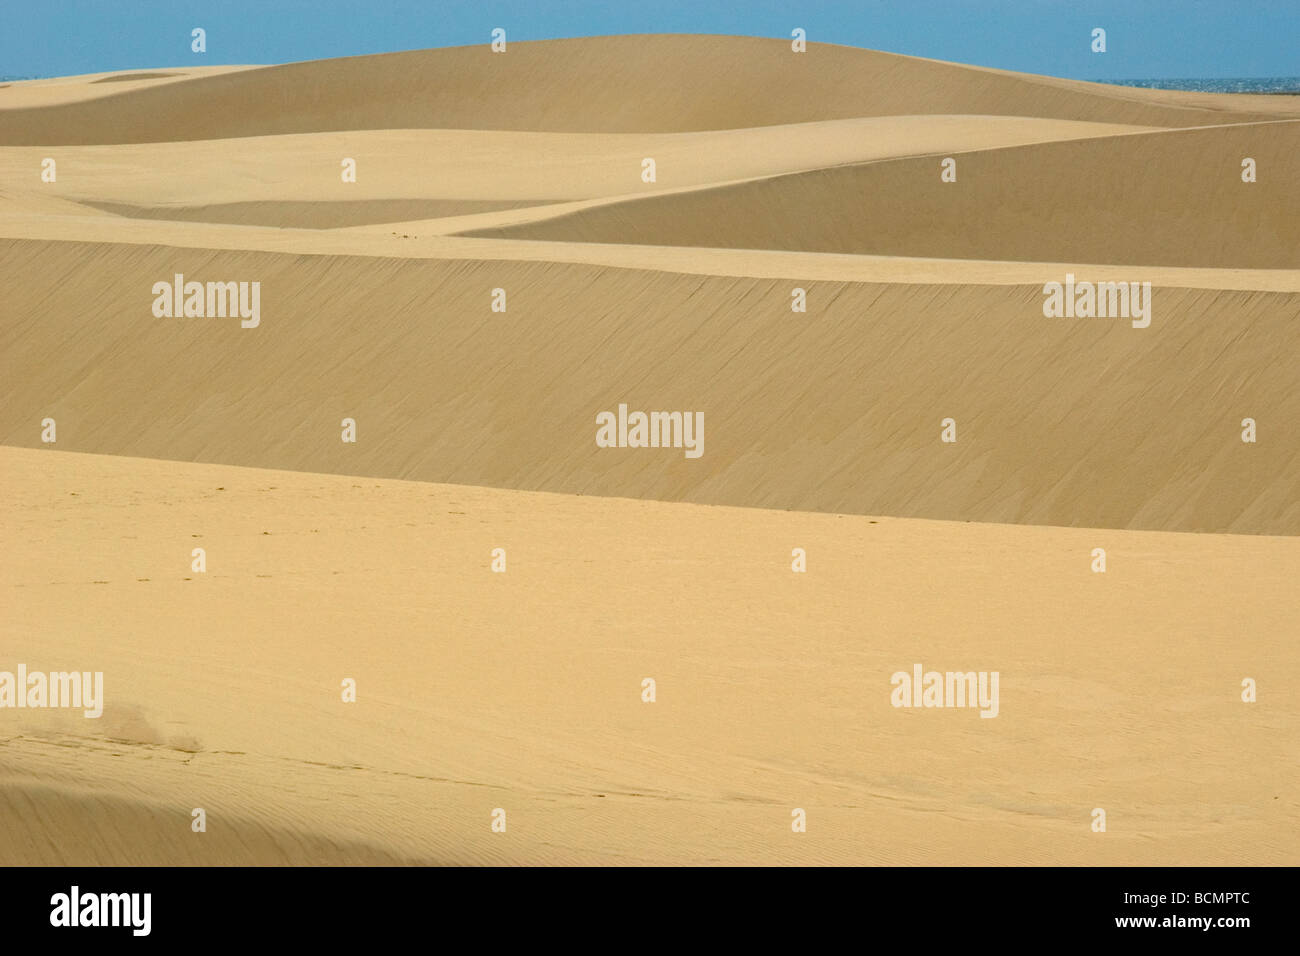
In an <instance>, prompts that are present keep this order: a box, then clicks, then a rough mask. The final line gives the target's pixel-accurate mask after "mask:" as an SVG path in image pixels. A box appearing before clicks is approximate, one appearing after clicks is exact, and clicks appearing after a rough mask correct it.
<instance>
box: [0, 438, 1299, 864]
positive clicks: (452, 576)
mask: <svg viewBox="0 0 1300 956" xmlns="http://www.w3.org/2000/svg"><path fill="white" fill-rule="evenodd" d="M0 464H2V465H3V467H0V492H2V493H3V495H4V500H5V501H6V506H5V508H4V509H3V511H0V530H2V531H3V534H4V538H5V540H7V541H22V542H24V546H23V548H22V549H21V552H19V551H18V550H16V549H12V548H6V549H4V550H3V552H0V589H3V591H4V594H5V598H4V600H5V604H6V621H7V630H8V632H9V633H7V634H6V638H5V644H4V653H3V657H2V658H0V668H10V667H12V666H14V665H16V663H17V662H20V661H21V662H24V663H27V664H29V665H30V666H31V667H32V668H33V669H35V668H37V667H42V668H47V669H68V668H78V669H87V668H89V669H94V670H102V671H103V672H104V681H105V697H106V701H107V702H106V705H105V712H104V716H103V717H102V718H100V719H99V720H98V721H94V720H87V719H84V718H82V717H80V716H71V715H69V714H67V713H64V712H58V713H54V712H48V711H46V712H36V711H22V712H15V711H5V712H3V715H4V719H5V723H4V724H3V728H4V732H3V734H2V735H0V861H2V862H6V863H33V862H39V863H50V862H71V863H107V862H114V863H144V862H152V863H281V862H292V863H318V862H338V861H339V860H340V859H341V858H343V859H348V860H352V861H355V862H384V861H388V860H410V861H417V862H444V863H474V862H479V863H484V862H490V863H537V862H545V863H716V862H721V863H894V864H900V863H901V864H907V863H968V864H985V863H990V862H993V863H1036V864H1057V865H1094V864H1127V863H1148V864H1149V863H1164V864H1191V863H1202V864H1203V863H1241V862H1243V861H1248V862H1250V863H1257V864H1295V863H1297V862H1300V856H1298V850H1297V845H1296V839H1295V834H1296V833H1297V831H1298V829H1300V803H1298V802H1297V799H1296V793H1297V790H1298V789H1300V788H1298V786H1297V785H1298V784H1300V779H1298V776H1297V769H1296V768H1297V767H1298V766H1300V760H1298V759H1297V758H1298V757H1300V753H1298V752H1297V740H1300V734H1297V716H1298V713H1297V705H1296V701H1297V699H1300V697H1298V693H1300V686H1297V678H1298V677H1300V674H1298V673H1297V666H1296V656H1295V655H1294V654H1293V653H1291V644H1292V641H1293V637H1294V635H1293V632H1292V629H1293V625H1294V622H1295V620H1296V616H1297V614H1300V598H1297V595H1296V591H1295V588H1294V580H1295V577H1296V574H1297V573H1300V542H1297V541H1296V540H1295V539H1283V538H1244V537H1233V536H1219V535H1170V534H1156V533H1134V532H1107V531H1095V530H1083V529H1081V530H1068V529H1056V528H1026V527H1009V526H1000V525H966V524H948V523H939V522H924V521H902V520H894V519H888V518H880V519H871V518H867V517H853V516H839V515H829V514H828V515H811V514H795V513H781V512H760V511H753V510H742V509H730V508H702V507H698V506H693V505H681V504H658V503H653V502H635V501H628V500H618V499H594V498H575V497H571V496H556V495H536V494H527V493H520V492H505V491H489V490H484V489H473V488H456V487H449V486H444V485H430V484H421V483H407V482H394V481H374V480H364V479H356V478H349V477H335V476H323V475H311V474H301V473H288V472H271V471H258V470H248V469H239V468H231V467H225V466H207V465H185V464H177V463H169V462H156V461H145V460H139V459H128V458H110V457H105V456H83V455H74V454H67V453H61V452H56V451H49V450H39V451H38V450H15V449H6V450H3V452H0ZM1098 546H1104V547H1106V548H1108V549H1109V555H1110V566H1109V569H1108V571H1107V573H1106V574H1104V575H1101V574H1093V573H1092V572H1091V571H1090V570H1089V563H1090V557H1089V554H1090V550H1091V549H1092V548H1093V547H1098ZM194 547H203V548H205V549H206V552H207V562H208V563H207V572H206V573H205V574H196V573H194V572H192V571H191V570H190V561H191V557H190V553H191V549H192V548H194ZM495 547H501V548H505V549H506V551H507V556H508V565H507V571H506V573H504V574H494V573H492V572H491V571H490V570H489V562H490V552H491V549H492V548H495ZM793 547H803V548H805V549H806V550H807V553H808V561H809V564H808V572H807V573H806V574H802V575H800V574H794V573H792V572H791V570H790V551H791V548H793ZM918 662H919V663H922V664H923V665H924V666H925V667H927V668H935V669H940V670H947V669H962V670H964V669H971V670H997V671H998V672H999V674H1000V690H999V715H998V717H997V718H995V719H981V718H980V717H978V715H977V711H975V710H970V709H947V710H944V709H929V710H902V709H895V708H893V707H891V706H890V702H889V701H890V691H891V687H890V683H889V680H890V675H891V674H892V673H894V672H895V671H898V670H908V669H910V668H911V667H912V665H913V664H914V663H918ZM345 677H351V678H353V679H355V680H356V681H357V687H358V694H359V699H358V702H357V703H356V704H351V705H349V704H343V703H342V702H341V701H340V691H339V688H340V683H341V681H342V680H343V679H344V678H345ZM646 677H652V678H654V679H655V681H656V682H657V687H656V691H657V695H656V696H657V701H656V703H654V704H645V703H642V702H641V682H642V680H643V679H644V678H646ZM1244 677H1254V678H1256V679H1257V680H1258V682H1259V695H1260V696H1259V702H1258V703H1256V704H1245V703H1242V702H1241V700H1240V698H1239V694H1240V681H1241V680H1242V678H1244ZM194 807H203V808H204V809H205V810H206V811H207V813H208V832H207V833H206V834H194V833H192V832H190V813H191V810H192V809H193V808H194ZM497 807H501V808H503V809H505V810H506V812H507V831H506V833H504V834H493V833H492V832H491V831H490V819H491V818H490V814H491V812H492V810H493V809H494V808H497ZM796 807H799V808H803V809H805V810H806V811H807V813H808V832H807V833H805V834H798V835H796V834H794V833H792V832H791V830H790V820H791V816H790V815H791V810H792V809H794V808H796ZM1095 807H1101V808H1104V809H1106V811H1107V832H1106V833H1105V834H1097V833H1093V832H1091V830H1090V823H1091V819H1092V818H1091V813H1092V810H1093V809H1094V808H1095Z"/></svg>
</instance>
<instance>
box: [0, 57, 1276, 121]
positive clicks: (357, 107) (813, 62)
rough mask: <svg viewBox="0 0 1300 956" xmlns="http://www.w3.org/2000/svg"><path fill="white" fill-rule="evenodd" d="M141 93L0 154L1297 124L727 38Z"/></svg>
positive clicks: (349, 68)
mask: <svg viewBox="0 0 1300 956" xmlns="http://www.w3.org/2000/svg"><path fill="white" fill-rule="evenodd" d="M142 83H143V84H144V85H142V86H140V87H138V88H134V89H130V90H124V91H123V92H121V93H119V94H117V95H114V96H112V97H109V98H106V99H101V100H97V101H95V102H72V103H60V104H57V105H51V106H45V107H29V106H22V107H17V108H11V109H4V107H3V105H2V104H3V95H4V93H5V92H6V91H4V90H0V110H4V123H3V124H2V125H0V145H7V146H26V145H44V146H56V145H57V146H63V145H73V144H91V143H152V142H167V141H178V140H198V139H224V138H229V137H239V136H266V135H272V134H277V133H309V132H319V131H324V130H366V129H435V128H441V129H495V130H550V131H554V132H574V133H577V132H589V133H590V132H608V133H627V132H642V133H651V132H683V131H689V130H719V129H738V128H744V127H753V126H773V125H779V124H784V123H805V122H812V121H815V120H833V119H850V118H854V117H862V116H890V115H911V114H919V113H944V114H953V113H961V114H972V115H990V114H991V115H1014V116H1036V117H1043V118H1050V119H1067V120H1087V121H1094V122H1103V123H1129V124H1136V125H1144V126H1168V127H1174V126H1201V125H1207V124H1214V123H1235V122H1249V121H1252V120H1265V119H1271V118H1276V117H1279V116H1290V117H1300V97H1263V96H1258V97H1250V98H1248V99H1247V101H1246V102H1245V103H1244V104H1243V102H1242V100H1239V99H1236V98H1234V97H1231V96H1213V95H1210V94H1178V93H1173V92H1168V91H1154V90H1136V89H1120V88H1118V87H1111V86H1106V85H1102V84H1091V83H1079V82H1067V81H1060V80H1055V81H1045V80H1044V79H1043V78H1041V77H1034V76H1029V75H1025V74H1015V73H1007V72H1003V71H997V70H985V69H977V68H972V67H967V66H962V65H959V64H953V63H941V62H938V61H934V60H921V59H917V58H914V57H906V56H898V55H895V54H889V53H879V52H876V51H871V50H860V49H855V48H851V47H841V46H834V45H829V44H817V43H813V44H810V45H809V50H808V52H807V53H805V54H794V53H792V52H791V51H790V44H789V42H788V41H786V40H778V39H772V40H767V39H757V38H753V37H725V36H680V35H663V36H649V37H647V36H625V37H590V38H585V39H573V40H546V41H538V42H533V43H513V44H511V45H510V46H509V50H508V52H507V53H505V54H493V53H492V52H491V51H490V50H489V47H488V44H487V43H482V44H479V45H476V46H471V47H452V48H444V49H437V50H414V51H410V52H405V53H386V54H381V55H376V56H361V57H348V58H344V59H336V60H317V61H312V62H308V63H290V64H286V65H283V66H268V67H262V68H259V69H244V70H236V71H231V72H226V73H220V74H218V75H215V76H200V77H194V78H186V79H183V80H167V81H142ZM159 83H165V84H166V85H157V84H159ZM149 84H154V85H149ZM113 85H114V84H98V85H97V86H96V89H98V90H103V89H105V88H107V87H112V86H113ZM705 91H707V95H704V94H705Z"/></svg>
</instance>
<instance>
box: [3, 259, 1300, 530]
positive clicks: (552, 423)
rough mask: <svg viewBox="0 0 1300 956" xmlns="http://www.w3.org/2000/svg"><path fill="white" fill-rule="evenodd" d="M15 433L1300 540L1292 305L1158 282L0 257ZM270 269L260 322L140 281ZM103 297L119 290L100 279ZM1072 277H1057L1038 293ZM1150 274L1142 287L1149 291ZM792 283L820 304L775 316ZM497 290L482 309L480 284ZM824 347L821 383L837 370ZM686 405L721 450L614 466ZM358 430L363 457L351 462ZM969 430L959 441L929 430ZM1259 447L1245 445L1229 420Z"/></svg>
mask: <svg viewBox="0 0 1300 956" xmlns="http://www.w3.org/2000/svg"><path fill="white" fill-rule="evenodd" d="M0 249H3V252H0V256H2V257H3V260H4V262H5V264H6V271H7V272H9V273H10V274H13V275H23V276H27V277H28V278H27V279H26V281H25V282H24V284H23V286H22V287H21V288H14V289H11V290H10V293H9V295H8V306H9V313H8V314H9V316H10V319H9V321H8V323H7V326H6V327H5V328H4V330H3V337H0V355H2V356H3V359H2V360H0V361H2V362H3V365H2V366H0V443H4V444H11V445H25V446H34V445H38V444H39V443H40V422H41V420H42V419H43V418H45V417H47V416H52V417H54V418H55V419H56V420H57V421H58V422H59V423H60V426H59V427H60V432H59V443H60V444H59V447H60V448H65V449H68V450H73V451H94V452H100V453H104V454H115V455H135V456H143V457H157V458H175V459H181V460H190V461H214V462H224V463H229V464H238V465H248V466H255V467H275V468H286V469H299V470H307V471H319V472H334V473H344V474H360V475H376V476H384V477H398V478H416V479H420V480H426V481H443V482H452V483H458V484H470V485H489V486H494V487H508V488H521V489H533V490H545V491H562V492H569V493H576V494H602V495H617V496H624V497H647V498H656V499H663V500H671V501H694V502H701V503H710V504H730V505H748V506H754V507H764V508H791V509H799V510H808V511H836V512H855V513H860V514H861V513H869V514H893V515H899V516H909V517H929V518H951V519H964V520H978V521H1003V522H1027V523H1035V524H1053V525H1075V526H1100V527H1117V528H1147V529H1156V530H1188V531H1239V532H1250V533H1272V534H1295V533H1297V532H1300V496H1298V495H1297V481H1298V479H1297V477H1296V476H1297V475H1300V443H1297V442H1296V441H1294V440H1293V438H1292V437H1291V436H1293V435H1294V426H1293V424H1292V423H1294V422H1295V421H1296V420H1297V419H1298V418H1300V407H1298V405H1297V403H1300V393H1298V392H1297V390H1296V389H1295V387H1294V363H1293V361H1292V359H1291V356H1292V355H1293V354H1294V352H1295V349H1296V347H1297V346H1298V345H1300V343H1297V342H1296V336H1297V334H1300V323H1297V318H1300V296H1297V295H1295V294H1276V293H1260V292H1253V293H1252V292H1215V291H1208V290H1183V289H1169V288H1161V289H1158V290H1156V291H1155V292H1154V293H1153V307H1152V321H1151V326H1150V328H1147V329H1134V328H1132V327H1131V322H1130V321H1129V320H1125V319H1100V318H1093V319H1048V318H1045V317H1044V316H1043V312H1042V305H1043V295H1042V290H1041V286H1039V287H1033V286H1030V287H1026V286H1011V287H1005V286H964V285H947V286H906V285H872V284H858V283H821V282H812V283H807V282H804V281H803V280H800V279H797V278H794V279H788V280H785V281H782V280H770V279H769V280H742V279H731V278H707V277H699V276H681V275H673V274H666V273H658V272H648V271H634V270H614V269H602V268H597V267H583V266H568V265H564V264H558V263H505V262H491V261H487V262H440V261H436V260H435V261H425V260H383V259H373V258H372V259H362V258H358V259H350V258H347V257H342V256H329V257H325V256H320V257H301V256H290V255H275V254H269V253H248V252H245V253H232V252H218V251H204V250H188V249H185V250H182V249H173V248H162V247H153V248H151V247H145V246H113V245H108V244H96V245H78V244H75V243H48V244H40V243H34V242H8V243H4V244H3V245H0ZM176 272H180V273H183V274H184V275H185V276H186V277H188V278H192V279H197V280H199V281H207V280H213V281H216V280H223V281H224V280H226V279H231V278H236V277H249V278H256V279H257V280H258V281H260V282H261V283H262V289H263V293H262V302H261V309H262V313H261V324H260V326H259V327H258V328H257V329H241V328H240V323H239V320H238V319H230V318H227V319H215V318H214V319H170V320H169V319H158V318H155V317H154V316H153V314H152V311H151V306H152V303H153V296H152V293H151V289H152V286H153V284H154V283H155V282H157V281H159V280H165V281H169V282H170V281H171V279H172V276H173V274H174V273H176ZM105 275H111V276H113V283H112V285H111V286H110V287H108V288H105V287H104V286H103V283H102V281H100V277H102V276H105ZM1052 278H1056V279H1063V278H1064V277H1063V276H1055V277H1053V276H1044V277H1043V280H1044V281H1046V280H1048V279H1052ZM1135 278H1140V275H1139V276H1135ZM797 285H799V286H806V288H807V291H808V296H809V311H808V313H807V314H806V315H798V314H793V313H791V311H790V301H791V298H790V297H791V289H792V288H793V287H795V286H797ZM494 288H504V289H506V290H507V294H508V299H507V302H508V312H507V313H506V314H504V315H503V314H500V313H494V312H492V311H491V308H490V306H491V290H492V289H494ZM828 356H833V357H834V359H833V361H831V360H829V359H828ZM620 402H626V403H628V404H629V407H630V408H632V409H638V408H644V409H660V408H662V409H666V410H699V411H703V412H704V413H705V417H706V422H707V425H706V428H707V435H706V442H707V446H706V451H705V454H704V456H703V457H702V458H700V459H698V460H688V459H686V458H685V457H684V455H683V453H682V452H681V451H680V450H663V451H660V450H651V449H646V450H645V451H644V453H630V452H627V451H624V452H618V451H611V450H609V449H600V448H597V447H596V444H595V420H596V414H597V413H598V412H600V411H602V410H611V409H616V408H617V406H618V404H619V403H620ZM344 417H352V418H355V419H356V421H357V422H358V429H359V435H360V437H359V440H358V442H357V444H355V445H348V444H343V443H342V442H341V441H340V429H339V426H340V422H341V420H342V419H343V418H344ZM946 417H952V418H954V419H956V420H957V422H958V423H959V428H960V432H959V440H958V442H957V444H955V445H948V444H943V443H941V442H940V440H939V438H940V423H941V421H942V419H944V418H946ZM1247 417H1250V418H1254V419H1255V420H1256V421H1257V422H1258V423H1259V428H1260V430H1261V431H1260V436H1261V437H1260V441H1259V442H1258V443H1257V444H1253V445H1250V444H1244V443H1243V442H1242V441H1241V440H1240V431H1241V421H1242V419H1244V418H1247Z"/></svg>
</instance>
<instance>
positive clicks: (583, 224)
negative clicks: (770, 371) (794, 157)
mask: <svg viewBox="0 0 1300 956" xmlns="http://www.w3.org/2000/svg"><path fill="white" fill-rule="evenodd" d="M1245 157H1250V158H1252V159H1254V160H1255V161H1256V164H1257V170H1258V181H1257V182H1254V183H1244V182H1242V180H1241V173H1242V166H1241V163H1242V159H1243V158H1245ZM954 158H955V159H956V160H957V181H956V182H952V183H944V182H942V181H941V180H940V159H941V157H940V156H938V155H936V156H927V157H923V158H920V157H918V158H906V159H898V160H887V161H881V162H870V163H862V164H854V165H847V166H838V167H833V168H828V169H819V170H813V171H809V172H800V173H792V174H789V175H784V176H775V177H771V178H767V179H762V180H755V181H751V182H745V183H737V184H732V185H726V186H718V187H714V188H709V189H699V190H692V191H689V192H677V193H673V194H667V195H661V196H648V197H645V198H637V199H629V200H626V201H623V202H619V203H610V204H606V205H600V206H595V207H592V208H588V209H582V210H578V211H576V212H571V213H567V214H564V215H559V216H556V217H554V218H548V219H542V220H540V221H536V222H530V223H521V224H518V225H513V226H503V227H497V228H490V229H481V230H470V231H467V232H465V233H464V235H468V236H485V237H497V238H514V239H550V240H563V241H577V242H595V243H634V244H646V245H681V246H699V247H712V248H742V249H784V250H800V251H807V252H837V253H869V254H876V255H902V256H926V257H935V258H951V259H1011V260H1024V261H1035V260H1037V261H1043V260H1048V261H1064V262H1095V263H1119V264H1124V265H1130V266H1142V265H1167V266H1215V267H1238V268H1262V269H1269V268H1295V267H1296V266H1297V265H1300V188H1297V185H1296V184H1297V183H1298V182H1300V122H1295V121H1281V122H1277V123H1268V124H1258V125H1244V126H1236V127H1232V128H1214V129H1202V130H1176V131H1168V132H1157V133H1137V134H1133V135H1126V136H1117V137H1107V138H1098V139H1090V140H1083V139H1080V140H1072V141H1068V142H1055V143H1037V144H1033V145H1028V146H1019V147H1010V148H1006V149H990V150H980V151H975V152H971V153H965V154H958V155H957V156H955V157H954ZM1134 278H1140V275H1139V274H1137V273H1135V275H1134Z"/></svg>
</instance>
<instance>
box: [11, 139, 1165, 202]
mask: <svg viewBox="0 0 1300 956" xmlns="http://www.w3.org/2000/svg"><path fill="white" fill-rule="evenodd" d="M1151 129H1154V127H1146V126H1127V125H1123V124H1117V123H1083V122H1075V121H1072V120H1048V119H1037V118H1035V117H1021V116H885V117H866V118H862V119H849V120H831V121H824V122H810V123H798V124H794V125H790V126H765V127H756V128H753V129H742V130H718V131H708V132H699V133H530V132H508V131H497V130H358V131H349V132H342V133H298V134H291V135H284V136H255V137H247V138H243V139H213V140H199V141H195V142H182V143H148V144H130V145H119V146H66V147H60V148H59V149H58V150H57V153H56V157H57V161H58V164H59V170H60V177H59V179H58V181H56V182H53V183H47V182H42V181H41V180H40V178H39V177H38V176H34V175H32V172H33V171H34V170H39V169H40V166H41V160H42V159H43V158H44V157H45V156H46V155H47V154H48V153H49V152H50V151H51V150H50V149H49V148H48V147H44V146H32V147H6V148H3V149H0V175H2V176H3V182H4V186H5V192H4V198H5V200H6V203H5V204H6V205H8V204H10V203H21V202H30V201H31V200H34V199H37V198H46V197H52V196H56V197H64V198H70V199H84V200H87V201H91V202H94V201H101V202H112V203H116V204H133V205H136V206H139V207H140V208H141V214H145V215H149V216H150V217H151V218H163V217H165V214H166V213H168V212H174V213H175V214H176V215H175V218H182V219H189V218H195V217H194V216H193V214H192V213H191V212H190V207H194V206H218V205H221V204H235V203H239V204H242V205H250V204H251V203H253V202H265V203H266V204H267V206H268V207H272V206H273V203H277V202H285V201H294V202H302V201H307V200H313V201H318V202H320V203H321V205H322V207H323V208H326V209H328V208H329V206H330V205H331V204H334V205H346V204H347V203H349V202H354V201H357V200H377V199H383V200H393V201H396V200H401V199H412V200H416V199H441V200H460V201H467V200H478V201H488V200H537V201H541V200H556V199H569V200H583V199H591V198H598V197H620V196H628V195H645V194H646V193H653V192H659V191H663V190H669V191H671V190H678V189H682V188H687V187H693V186H707V185H716V184H718V183H721V182H734V181H738V180H745V179H752V178H757V177H761V176H772V175H777V174H780V173H788V172H800V171H805V170H811V169H820V168H822V167H825V166H835V165H840V164H844V163H854V162H863V161H866V160H874V159H889V158H894V157H899V156H914V155H918V154H921V153H932V152H936V151H944V152H960V151H967V150H973V149H982V148H990V147H999V146H1013V145H1023V144H1027V143H1040V142H1049V141H1053V140H1059V139H1073V138H1076V137H1086V136H1112V135H1117V134H1121V133H1127V132H1145V131H1149V130H1151ZM344 156H347V157H351V158H353V159H354V160H355V161H356V163H357V171H358V175H357V181H356V182H355V183H346V184H345V183H343V182H342V181H341V178H340V174H339V170H340V164H341V158H342V157H344ZM646 156H651V157H654V158H655V159H656V162H657V163H658V164H659V166H660V167H661V169H662V174H661V181H660V182H659V183H656V184H646V183H644V182H642V180H641V163H642V160H643V159H644V158H645V157H646ZM178 207H179V208H178ZM128 214H129V213H128ZM427 215H428V214H427V213H424V212H423V211H422V210H420V209H419V208H418V207H414V208H412V210H411V211H410V213H409V214H407V215H400V214H396V215H394V216H393V217H392V219H393V221H397V220H401V219H421V218H426V216H427ZM214 221H223V220H214ZM271 224H272V225H289V223H280V222H272V223H271ZM335 225H339V226H344V225H348V223H347V221H346V218H341V220H340V221H339V222H337V223H335Z"/></svg>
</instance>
